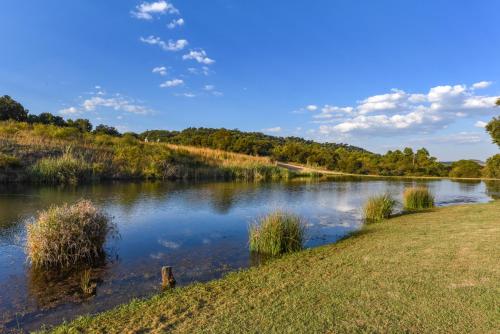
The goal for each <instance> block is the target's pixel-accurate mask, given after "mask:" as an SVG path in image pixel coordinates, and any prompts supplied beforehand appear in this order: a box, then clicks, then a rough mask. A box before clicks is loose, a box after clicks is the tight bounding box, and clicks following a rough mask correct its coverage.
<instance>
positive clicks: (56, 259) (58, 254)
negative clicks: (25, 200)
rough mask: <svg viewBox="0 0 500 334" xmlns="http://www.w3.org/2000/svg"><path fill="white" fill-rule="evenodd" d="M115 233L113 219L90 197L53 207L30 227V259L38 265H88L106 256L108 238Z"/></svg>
mask: <svg viewBox="0 0 500 334" xmlns="http://www.w3.org/2000/svg"><path fill="white" fill-rule="evenodd" d="M116 234H117V229H116V226H115V224H114V223H113V222H112V221H111V218H110V217H108V216H107V215H106V214H105V213H103V212H102V211H101V210H99V209H98V208H97V207H95V206H94V204H93V203H92V202H91V201H89V200H80V201H78V202H77V203H75V204H73V205H68V204H64V205H62V206H52V207H50V208H49V209H48V210H45V211H42V212H40V213H39V215H38V219H37V220H36V221H35V222H34V223H32V224H30V225H29V226H28V233H27V246H26V247H27V254H28V259H29V261H30V262H31V264H32V265H33V267H35V268H45V269H51V268H52V269H56V268H57V269H69V268H72V267H75V266H78V265H80V264H81V265H86V266H89V265H92V264H94V263H96V262H97V261H98V260H99V259H101V258H102V256H103V255H104V243H105V241H106V239H107V237H108V236H115V235H116Z"/></svg>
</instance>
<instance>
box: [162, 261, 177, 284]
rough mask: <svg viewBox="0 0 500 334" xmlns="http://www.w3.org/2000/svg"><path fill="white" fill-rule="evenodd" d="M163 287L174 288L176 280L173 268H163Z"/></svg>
mask: <svg viewBox="0 0 500 334" xmlns="http://www.w3.org/2000/svg"><path fill="white" fill-rule="evenodd" d="M161 286H162V287H163V288H174V287H175V278H174V274H173V273H172V267H170V266H165V267H162V268H161Z"/></svg>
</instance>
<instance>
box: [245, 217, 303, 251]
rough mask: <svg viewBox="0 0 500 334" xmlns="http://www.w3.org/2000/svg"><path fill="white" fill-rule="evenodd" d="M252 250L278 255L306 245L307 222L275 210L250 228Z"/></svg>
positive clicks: (297, 249)
mask: <svg viewBox="0 0 500 334" xmlns="http://www.w3.org/2000/svg"><path fill="white" fill-rule="evenodd" d="M249 239H250V251H252V252H256V253H261V254H267V255H272V256H277V255H280V254H284V253H290V252H295V251H299V250H301V249H302V248H303V247H304V239H305V223H304V221H303V220H302V218H300V217H299V216H297V215H295V214H292V213H288V212H285V211H281V210H278V211H275V212H272V213H270V214H268V215H267V216H264V217H262V218H261V219H260V220H259V221H258V222H257V223H255V224H252V225H251V226H250V229H249Z"/></svg>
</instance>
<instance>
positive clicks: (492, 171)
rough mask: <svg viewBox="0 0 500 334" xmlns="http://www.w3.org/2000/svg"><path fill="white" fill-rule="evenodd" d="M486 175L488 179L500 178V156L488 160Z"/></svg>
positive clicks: (496, 155)
mask: <svg viewBox="0 0 500 334" xmlns="http://www.w3.org/2000/svg"><path fill="white" fill-rule="evenodd" d="M484 174H485V175H484V176H486V177H492V178H496V179H498V178H500V154H495V155H494V156H492V157H490V158H488V160H486V166H485V168H484Z"/></svg>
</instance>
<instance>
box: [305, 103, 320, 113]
mask: <svg viewBox="0 0 500 334" xmlns="http://www.w3.org/2000/svg"><path fill="white" fill-rule="evenodd" d="M306 109H307V110H309V111H316V110H318V106H317V105H314V104H310V105H308V106H307V107H306Z"/></svg>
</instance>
